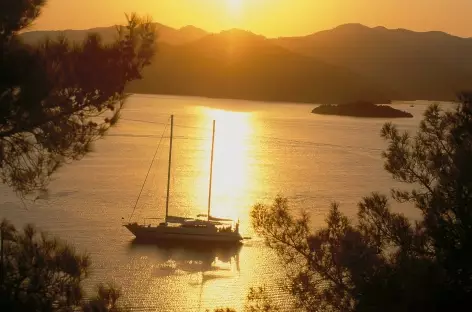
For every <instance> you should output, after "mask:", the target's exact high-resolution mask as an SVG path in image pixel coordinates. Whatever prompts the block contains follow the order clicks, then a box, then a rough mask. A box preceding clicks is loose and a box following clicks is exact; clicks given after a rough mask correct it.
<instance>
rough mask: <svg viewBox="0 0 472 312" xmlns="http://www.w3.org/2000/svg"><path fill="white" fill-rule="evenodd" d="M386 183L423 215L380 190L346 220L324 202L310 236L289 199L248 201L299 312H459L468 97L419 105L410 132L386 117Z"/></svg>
mask: <svg viewBox="0 0 472 312" xmlns="http://www.w3.org/2000/svg"><path fill="white" fill-rule="evenodd" d="M381 135H382V137H383V138H384V139H385V140H387V141H388V143H389V146H388V148H387V150H386V151H385V152H384V153H383V157H384V158H385V160H386V162H385V169H386V170H387V171H388V172H390V173H391V174H392V176H393V178H394V179H396V180H398V181H401V182H404V183H406V184H409V185H410V188H411V190H409V191H405V190H392V195H393V198H394V199H395V200H397V201H400V202H405V201H408V202H411V203H413V204H414V206H415V207H416V208H417V209H418V210H419V212H420V213H421V215H422V218H421V220H420V221H417V222H412V221H410V220H408V219H407V218H406V217H405V216H403V215H402V214H399V213H395V212H392V211H391V210H390V208H389V204H388V199H387V197H386V196H384V195H380V194H372V195H371V196H369V197H366V198H364V199H363V200H362V201H361V202H360V203H359V212H358V222H356V223H353V222H351V221H350V220H348V218H346V217H345V216H343V214H342V213H340V211H339V209H338V206H337V205H333V207H332V209H331V211H330V213H329V216H328V218H327V227H326V228H323V229H320V230H318V231H316V232H315V233H312V232H311V231H310V230H309V219H308V217H307V215H306V214H303V215H302V216H301V217H299V218H295V217H293V216H292V215H291V214H290V213H289V206H288V201H287V200H286V199H284V198H277V199H276V200H275V202H274V204H273V205H271V206H266V205H256V206H255V207H254V209H253V211H252V219H253V225H254V227H255V229H256V231H257V232H258V233H259V234H261V235H262V236H263V237H264V238H265V239H266V242H267V244H268V245H269V246H270V247H272V248H274V249H275V250H276V251H277V252H278V254H279V255H280V256H281V258H282V259H283V261H284V263H285V264H286V267H287V270H288V280H289V283H288V285H287V286H288V289H289V291H290V292H291V294H292V295H293V296H294V297H295V299H296V300H297V303H298V306H299V307H300V308H303V309H304V310H306V311H446V310H450V311H464V310H467V309H468V307H470V304H471V298H472V253H471V252H470V250H472V245H471V242H472V210H471V203H472V192H471V190H472V161H471V160H472V141H471V140H472V96H471V95H470V94H464V95H462V96H461V104H460V105H459V106H458V107H457V109H456V110H454V111H452V112H444V111H442V110H441V109H440V107H439V106H438V105H432V106H431V107H429V108H428V109H427V111H426V112H425V115H424V120H423V121H422V122H421V125H420V130H419V132H418V133H417V135H416V136H415V137H411V136H410V135H409V134H408V133H400V132H399V131H398V130H397V128H396V127H395V126H393V125H392V124H386V125H385V126H384V127H383V129H382V133H381Z"/></svg>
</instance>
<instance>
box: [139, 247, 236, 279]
mask: <svg viewBox="0 0 472 312" xmlns="http://www.w3.org/2000/svg"><path fill="white" fill-rule="evenodd" d="M241 248H242V245H241V244H237V245H227V244H216V243H198V242H171V241H169V242H158V243H155V242H154V243H153V242H149V241H142V240H138V239H134V240H133V241H131V243H130V249H131V250H132V251H133V252H140V253H141V252H143V253H146V254H147V253H149V252H152V253H153V254H154V255H155V256H157V257H153V258H155V259H156V261H158V262H159V263H158V264H159V265H161V267H164V268H165V267H167V268H172V269H173V270H174V271H175V272H180V273H182V272H183V273H188V274H192V273H202V278H203V279H204V280H205V276H206V277H209V275H208V274H207V273H210V272H213V273H215V272H221V271H228V272H234V271H236V272H239V270H240V267H239V253H240V251H241ZM205 274H206V275H205Z"/></svg>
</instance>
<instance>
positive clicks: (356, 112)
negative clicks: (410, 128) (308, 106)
mask: <svg viewBox="0 0 472 312" xmlns="http://www.w3.org/2000/svg"><path fill="white" fill-rule="evenodd" d="M312 113H313V114H320V115H337V116H351V117H366V118H412V117H413V115H412V114H410V113H408V112H405V111H401V110H398V109H395V108H393V107H391V106H388V105H376V104H373V103H371V102H365V101H358V102H353V103H349V104H340V105H320V106H318V107H316V108H315V109H313V111H312Z"/></svg>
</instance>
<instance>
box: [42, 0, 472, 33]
mask: <svg viewBox="0 0 472 312" xmlns="http://www.w3.org/2000/svg"><path fill="white" fill-rule="evenodd" d="M133 11H134V12H137V13H140V14H148V15H151V16H152V17H153V19H154V21H156V22H159V23H162V24H165V25H168V26H171V27H175V28H179V27H182V26H185V25H194V26H197V27H200V28H203V29H205V30H208V31H220V30H223V29H229V28H243V29H246V30H250V31H252V32H254V33H257V34H263V35H266V36H269V37H277V36H290V35H304V34H309V33H313V32H316V31H319V30H324V29H330V28H333V27H336V26H338V25H340V24H345V23H362V24H365V25H367V26H379V25H381V26H385V27H387V28H408V29H412V30H416V31H428V30H441V31H445V32H448V33H452V34H455V35H459V36H463V37H472V17H471V16H472V0H81V1H70V0H49V1H48V4H47V7H46V9H45V10H44V12H43V14H42V16H41V17H40V19H39V20H37V21H36V23H35V25H34V27H33V29H35V30H38V29H86V28H92V27H97V26H110V25H113V24H117V23H123V21H124V13H125V12H133Z"/></svg>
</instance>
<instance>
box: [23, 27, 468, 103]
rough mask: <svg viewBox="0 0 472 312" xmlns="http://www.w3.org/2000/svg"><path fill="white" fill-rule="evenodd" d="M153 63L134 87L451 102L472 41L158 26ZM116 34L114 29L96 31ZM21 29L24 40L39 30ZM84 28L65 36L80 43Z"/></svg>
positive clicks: (330, 99)
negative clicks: (269, 35)
mask: <svg viewBox="0 0 472 312" xmlns="http://www.w3.org/2000/svg"><path fill="white" fill-rule="evenodd" d="M156 26H157V31H158V34H157V37H158V42H159V49H158V54H157V55H156V59H155V60H154V62H153V65H151V67H150V68H149V69H146V71H145V72H144V76H143V77H144V80H141V81H138V82H135V83H133V84H131V86H130V88H128V90H129V91H130V92H140V93H143V92H147V93H162V94H175V95H195V96H206V97H218V98H221V97H227V98H237V99H245V100H262V101H293V102H307V103H325V104H339V103H343V102H351V101H357V100H367V101H371V102H374V103H386V102H388V101H389V100H438V101H443V100H445V101H449V100H454V99H455V97H456V92H459V91H464V90H466V89H467V90H470V88H471V86H472V57H470V56H471V55H472V39H470V38H463V37H458V36H453V35H450V34H447V33H444V32H438V31H429V32H415V31H411V30H405V29H396V30H392V29H387V28H385V27H383V26H377V27H368V26H365V25H362V24H344V25H339V26H338V27H335V28H333V29H330V30H324V31H319V32H315V33H312V34H310V35H307V36H300V37H279V38H267V37H265V36H262V35H258V34H254V33H252V32H250V31H247V30H242V29H229V30H224V31H221V32H219V33H211V32H206V31H205V30H202V29H200V28H197V27H195V26H191V25H190V26H184V27H181V28H180V29H175V28H172V27H168V26H165V25H162V24H158V23H156ZM93 30H97V31H98V32H99V33H100V32H101V33H102V34H104V35H105V36H107V38H106V39H107V40H112V39H113V36H112V34H113V32H112V31H114V28H113V27H108V28H106V27H105V28H103V27H100V28H93V29H91V31H93ZM60 33H61V32H60V31H56V32H36V33H34V32H33V33H32V34H31V33H24V34H22V37H23V38H24V40H25V42H28V43H35V42H38V41H39V40H40V38H41V37H40V36H41V35H47V34H50V35H58V34H60ZM86 33H87V32H86V31H69V32H65V35H66V36H67V37H69V38H70V39H72V40H80V38H81V37H82V38H84V37H85V35H86Z"/></svg>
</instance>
